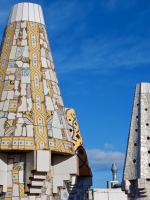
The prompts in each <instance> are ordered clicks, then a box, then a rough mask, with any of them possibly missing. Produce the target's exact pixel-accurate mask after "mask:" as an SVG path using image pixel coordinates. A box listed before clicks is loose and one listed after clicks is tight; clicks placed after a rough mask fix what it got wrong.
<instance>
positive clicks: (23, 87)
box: [21, 83, 27, 96]
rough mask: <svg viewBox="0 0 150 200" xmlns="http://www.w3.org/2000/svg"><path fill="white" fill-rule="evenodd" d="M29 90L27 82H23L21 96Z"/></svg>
mask: <svg viewBox="0 0 150 200" xmlns="http://www.w3.org/2000/svg"><path fill="white" fill-rule="evenodd" d="M26 94H27V91H26V84H25V83H21V96H23V95H26Z"/></svg>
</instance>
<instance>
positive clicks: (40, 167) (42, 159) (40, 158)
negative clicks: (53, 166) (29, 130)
mask: <svg viewBox="0 0 150 200" xmlns="http://www.w3.org/2000/svg"><path fill="white" fill-rule="evenodd" d="M49 160H50V153H49V151H47V150H37V171H38V172H48V171H49V170H50V169H49V163H50V162H49Z"/></svg>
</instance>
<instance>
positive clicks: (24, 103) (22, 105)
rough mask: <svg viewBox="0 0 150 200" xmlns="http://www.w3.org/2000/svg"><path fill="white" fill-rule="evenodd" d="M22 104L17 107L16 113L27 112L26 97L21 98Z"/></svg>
mask: <svg viewBox="0 0 150 200" xmlns="http://www.w3.org/2000/svg"><path fill="white" fill-rule="evenodd" d="M21 101H22V104H21V105H20V106H19V107H18V112H21V111H27V100H26V97H24V96H23V97H21Z"/></svg>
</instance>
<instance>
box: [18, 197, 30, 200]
mask: <svg viewBox="0 0 150 200" xmlns="http://www.w3.org/2000/svg"><path fill="white" fill-rule="evenodd" d="M20 199H21V200H29V198H28V197H23V198H20Z"/></svg>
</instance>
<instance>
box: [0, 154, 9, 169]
mask: <svg viewBox="0 0 150 200" xmlns="http://www.w3.org/2000/svg"><path fill="white" fill-rule="evenodd" d="M0 171H3V172H7V154H4V153H0Z"/></svg>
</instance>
